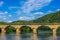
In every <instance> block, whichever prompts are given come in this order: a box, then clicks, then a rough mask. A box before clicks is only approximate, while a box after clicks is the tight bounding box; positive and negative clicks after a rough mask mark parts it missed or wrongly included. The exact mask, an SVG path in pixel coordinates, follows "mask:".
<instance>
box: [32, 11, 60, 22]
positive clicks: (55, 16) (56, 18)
mask: <svg viewBox="0 0 60 40" xmlns="http://www.w3.org/2000/svg"><path fill="white" fill-rule="evenodd" d="M33 22H35V23H60V11H58V12H55V13H50V14H47V15H45V16H43V17H41V18H38V19H36V20H33Z"/></svg>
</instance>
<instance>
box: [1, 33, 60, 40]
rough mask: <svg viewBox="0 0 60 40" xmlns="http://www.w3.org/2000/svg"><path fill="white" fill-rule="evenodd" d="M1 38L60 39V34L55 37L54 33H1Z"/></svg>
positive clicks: (20, 39)
mask: <svg viewBox="0 0 60 40" xmlns="http://www.w3.org/2000/svg"><path fill="white" fill-rule="evenodd" d="M0 40H60V36H56V37H53V35H42V36H41V35H40V34H38V35H37V34H33V33H25V34H14V33H12V34H4V33H2V34H0Z"/></svg>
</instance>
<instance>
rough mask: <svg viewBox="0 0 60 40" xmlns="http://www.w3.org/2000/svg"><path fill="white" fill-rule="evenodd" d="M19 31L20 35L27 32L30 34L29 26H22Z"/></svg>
mask: <svg viewBox="0 0 60 40" xmlns="http://www.w3.org/2000/svg"><path fill="white" fill-rule="evenodd" d="M20 31H21V33H28V32H32V28H31V27H30V26H27V25H24V26H21V28H20Z"/></svg>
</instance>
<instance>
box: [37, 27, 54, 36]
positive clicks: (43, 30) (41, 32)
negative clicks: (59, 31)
mask: <svg viewBox="0 0 60 40" xmlns="http://www.w3.org/2000/svg"><path fill="white" fill-rule="evenodd" d="M37 32H38V36H40V37H49V36H51V35H52V33H53V32H52V29H50V28H49V27H48V26H41V27H39V28H38V29H37Z"/></svg>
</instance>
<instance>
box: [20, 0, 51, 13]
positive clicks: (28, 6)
mask: <svg viewBox="0 0 60 40" xmlns="http://www.w3.org/2000/svg"><path fill="white" fill-rule="evenodd" d="M50 2H51V0H28V1H27V2H25V4H24V5H23V6H22V7H21V9H22V10H23V11H22V12H23V13H31V11H33V10H38V9H41V8H42V7H44V6H47V5H48V4H49V3H50Z"/></svg>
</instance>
